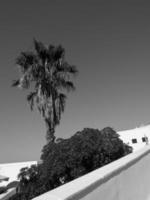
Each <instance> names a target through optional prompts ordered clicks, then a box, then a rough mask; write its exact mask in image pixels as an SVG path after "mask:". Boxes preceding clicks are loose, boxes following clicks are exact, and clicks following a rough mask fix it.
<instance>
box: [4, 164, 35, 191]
mask: <svg viewBox="0 0 150 200" xmlns="http://www.w3.org/2000/svg"><path fill="white" fill-rule="evenodd" d="M34 164H37V161H28V162H17V163H4V164H0V175H1V176H6V177H8V179H7V180H5V181H1V182H0V187H1V186H5V185H7V184H8V183H10V182H12V181H17V180H18V177H17V176H18V174H19V172H20V169H21V168H24V167H30V166H31V165H34Z"/></svg>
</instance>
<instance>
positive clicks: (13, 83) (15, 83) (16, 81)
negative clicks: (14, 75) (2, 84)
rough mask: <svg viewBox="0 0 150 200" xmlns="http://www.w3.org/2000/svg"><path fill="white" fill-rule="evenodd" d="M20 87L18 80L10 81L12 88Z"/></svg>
mask: <svg viewBox="0 0 150 200" xmlns="http://www.w3.org/2000/svg"><path fill="white" fill-rule="evenodd" d="M19 85H20V80H19V79H18V80H13V81H12V86H13V87H17V86H19Z"/></svg>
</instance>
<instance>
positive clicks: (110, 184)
mask: <svg viewBox="0 0 150 200" xmlns="http://www.w3.org/2000/svg"><path fill="white" fill-rule="evenodd" d="M149 172H150V146H149V145H147V146H145V147H144V148H142V149H141V150H139V151H135V152H134V153H131V154H129V155H127V156H125V157H123V158H121V159H119V160H117V161H115V162H112V163H110V164H108V165H106V166H104V167H102V168H100V169H97V170H95V171H93V172H91V173H89V174H87V175H85V176H82V177H80V178H78V179H76V180H73V181H71V182H70V183H67V184H64V185H62V186H60V187H58V188H56V189H54V190H51V191H49V192H47V193H45V194H43V195H41V196H39V197H36V198H34V199H33V200H48V199H50V200H68V199H70V200H78V199H80V200H92V199H93V200H100V199H102V200H149V199H150V173H149Z"/></svg>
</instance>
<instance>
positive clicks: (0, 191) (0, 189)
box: [0, 186, 7, 194]
mask: <svg viewBox="0 0 150 200" xmlns="http://www.w3.org/2000/svg"><path fill="white" fill-rule="evenodd" d="M5 192H7V187H5V186H2V187H0V194H2V193H5Z"/></svg>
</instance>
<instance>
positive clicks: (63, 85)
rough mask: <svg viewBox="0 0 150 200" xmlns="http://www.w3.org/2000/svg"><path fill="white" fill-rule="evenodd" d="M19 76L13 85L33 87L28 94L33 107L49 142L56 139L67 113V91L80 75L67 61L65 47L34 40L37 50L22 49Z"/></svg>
mask: <svg viewBox="0 0 150 200" xmlns="http://www.w3.org/2000/svg"><path fill="white" fill-rule="evenodd" d="M16 64H17V65H18V67H19V71H20V74H21V75H20V78H19V79H18V80H15V81H13V84H12V86H16V87H19V88H22V89H32V90H30V92H29V94H28V95H27V101H28V102H29V104H30V108H31V110H33V108H34V107H35V106H36V108H37V109H38V110H39V112H40V114H41V115H42V117H43V119H44V121H45V124H46V129H47V134H46V138H47V141H48V142H51V141H52V142H54V141H55V135H54V133H55V128H56V126H57V125H58V124H59V123H60V119H61V114H62V113H63V112H64V107H65V102H66V93H67V92H70V91H71V90H74V89H75V86H74V84H73V82H72V81H71V79H72V76H73V75H76V74H77V69H76V67H75V66H74V65H70V64H69V63H68V62H67V61H66V60H65V50H64V48H63V47H62V46H61V45H59V46H53V45H49V46H48V47H46V46H45V45H44V44H43V43H41V42H39V41H37V40H34V50H33V51H30V52H29V51H27V52H21V53H20V55H19V56H18V57H17V59H16Z"/></svg>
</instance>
